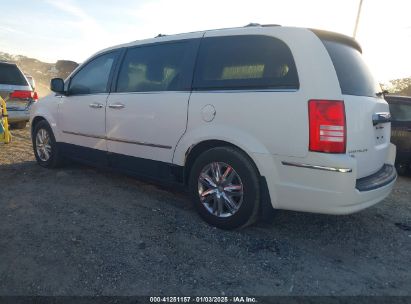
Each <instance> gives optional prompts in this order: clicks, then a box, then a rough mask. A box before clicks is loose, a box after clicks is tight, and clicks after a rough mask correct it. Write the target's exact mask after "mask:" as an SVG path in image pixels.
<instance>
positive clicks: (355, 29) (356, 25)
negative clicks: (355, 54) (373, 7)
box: [352, 0, 363, 38]
mask: <svg viewBox="0 0 411 304" xmlns="http://www.w3.org/2000/svg"><path fill="white" fill-rule="evenodd" d="M362 1H363V0H360V5H359V7H358V14H357V20H355V27H354V33H353V34H352V36H353V38H355V36H357V30H358V24H359V23H360V15H361V7H362Z"/></svg>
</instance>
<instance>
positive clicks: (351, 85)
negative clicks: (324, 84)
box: [322, 40, 381, 97]
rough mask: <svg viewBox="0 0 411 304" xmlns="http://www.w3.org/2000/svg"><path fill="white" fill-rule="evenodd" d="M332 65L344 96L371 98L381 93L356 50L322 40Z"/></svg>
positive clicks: (348, 46) (345, 45) (339, 43)
mask: <svg viewBox="0 0 411 304" xmlns="http://www.w3.org/2000/svg"><path fill="white" fill-rule="evenodd" d="M322 42H323V43H324V46H325V48H326V49H327V51H328V54H329V55H330V57H331V60H332V62H333V64H334V68H335V71H336V73H337V77H338V80H339V82H340V87H341V92H342V94H344V95H357V96H372V97H376V93H378V92H380V91H381V88H380V86H379V84H378V83H377V82H376V81H375V80H374V77H373V76H372V74H371V72H370V70H369V69H368V67H367V65H366V64H365V62H364V60H363V58H362V55H361V53H360V52H359V50H357V49H356V48H354V47H352V46H350V45H347V44H344V43H341V42H337V41H331V40H322Z"/></svg>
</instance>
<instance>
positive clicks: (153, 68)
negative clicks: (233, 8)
mask: <svg viewBox="0 0 411 304" xmlns="http://www.w3.org/2000/svg"><path fill="white" fill-rule="evenodd" d="M193 43H194V42H193V41H177V42H171V43H162V44H152V45H143V46H137V47H134V48H130V49H129V50H128V51H127V54H126V55H125V58H124V60H123V64H122V66H121V69H120V73H119V76H118V81H117V90H116V91H117V92H155V91H185V90H190V89H191V88H190V86H191V78H192V73H193V66H194V52H193Z"/></svg>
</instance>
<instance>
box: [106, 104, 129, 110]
mask: <svg viewBox="0 0 411 304" xmlns="http://www.w3.org/2000/svg"><path fill="white" fill-rule="evenodd" d="M108 107H109V108H110V109H117V110H120V109H124V108H125V107H126V106H125V105H123V104H122V103H114V104H110V105H108Z"/></svg>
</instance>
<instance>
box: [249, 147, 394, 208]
mask: <svg viewBox="0 0 411 304" xmlns="http://www.w3.org/2000/svg"><path fill="white" fill-rule="evenodd" d="M254 159H255V161H256V164H257V167H258V168H259V170H260V174H261V175H262V176H264V177H265V178H266V180H267V185H268V190H269V194H270V198H271V204H272V206H273V207H274V208H277V209H287V210H295V211H305V212H315V213H325V214H349V213H353V212H357V211H360V210H362V209H365V208H367V207H370V206H372V205H374V204H376V203H378V202H380V201H382V200H383V199H384V198H386V197H387V196H388V195H389V194H390V192H391V190H392V188H393V186H394V183H395V181H396V178H397V173H396V171H395V168H394V167H393V165H394V161H395V146H393V145H392V147H391V149H390V152H389V155H388V157H387V160H386V165H384V167H383V168H382V169H381V170H380V171H379V172H377V173H375V174H373V175H371V176H370V177H367V178H364V179H359V180H357V179H356V176H357V174H356V160H355V159H353V158H351V157H349V156H347V155H335V154H330V155H321V162H320V159H318V158H316V156H315V155H314V154H313V155H311V156H309V157H308V158H306V159H305V161H304V163H306V164H307V163H308V164H318V163H321V164H324V167H323V168H337V169H344V170H342V171H338V170H337V171H332V170H324V169H318V168H315V169H314V168H309V167H298V166H290V165H284V164H283V163H284V162H286V163H287V162H288V163H296V162H298V160H296V159H295V158H294V159H291V158H285V159H279V157H276V156H273V155H267V154H255V155H254ZM346 169H352V170H346ZM378 173H380V174H378ZM383 173H384V174H383ZM357 187H358V188H357Z"/></svg>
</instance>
